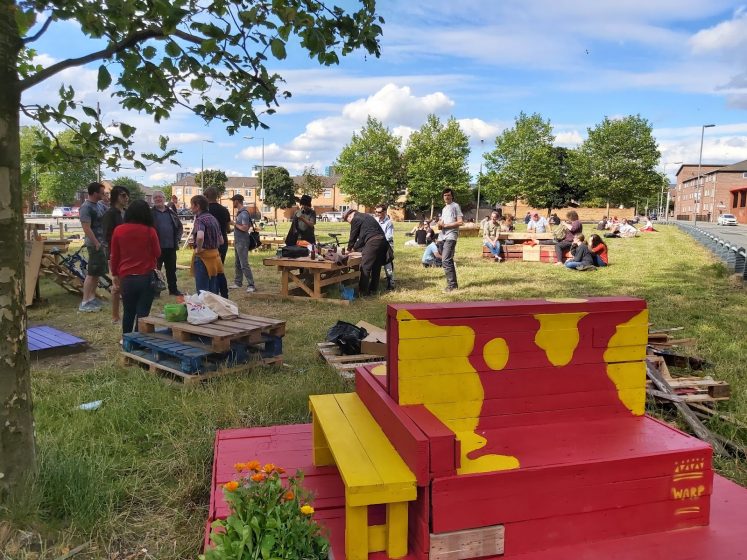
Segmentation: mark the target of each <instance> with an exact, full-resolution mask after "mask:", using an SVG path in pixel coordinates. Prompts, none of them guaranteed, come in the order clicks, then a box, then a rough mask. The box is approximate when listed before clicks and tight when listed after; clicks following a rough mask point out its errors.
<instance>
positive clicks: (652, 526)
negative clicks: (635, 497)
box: [505, 497, 716, 560]
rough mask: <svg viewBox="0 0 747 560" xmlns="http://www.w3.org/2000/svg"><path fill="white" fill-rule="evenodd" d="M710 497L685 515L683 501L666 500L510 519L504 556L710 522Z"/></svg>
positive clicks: (702, 500) (699, 501) (697, 501)
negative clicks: (571, 543) (680, 509)
mask: <svg viewBox="0 0 747 560" xmlns="http://www.w3.org/2000/svg"><path fill="white" fill-rule="evenodd" d="M708 498H709V497H704V498H700V499H698V500H695V502H696V504H697V507H699V508H700V510H699V511H698V512H696V513H691V514H683V515H677V514H676V513H675V512H676V510H677V509H678V508H680V507H681V504H678V503H675V502H672V501H667V502H652V503H646V504H640V505H636V506H631V507H623V508H615V509H608V510H604V511H593V512H586V513H578V514H576V515H561V516H558V517H548V518H544V519H533V520H531V521H522V522H518V523H507V524H506V526H505V529H506V541H505V545H506V548H505V556H506V557H510V556H512V555H515V554H521V553H525V552H531V551H534V550H543V549H549V548H552V547H556V546H560V545H564V544H567V543H569V542H587V543H589V542H595V541H600V540H604V539H613V538H620V537H628V536H632V535H641V534H645V533H659V532H662V531H675V530H679V529H685V528H688V527H697V526H703V525H707V524H708V518H709V511H710V506H709V499H708ZM696 504H693V505H696ZM641 558H651V557H641ZM663 558H672V559H674V558H678V557H676V556H664V557H663ZM713 560H716V559H715V558H713Z"/></svg>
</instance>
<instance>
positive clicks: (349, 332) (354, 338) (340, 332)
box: [327, 321, 368, 356]
mask: <svg viewBox="0 0 747 560" xmlns="http://www.w3.org/2000/svg"><path fill="white" fill-rule="evenodd" d="M367 336H368V331H367V330H366V329H363V328H361V327H356V326H355V325H352V324H350V323H346V322H345V321H337V323H335V324H334V326H333V327H332V328H331V329H329V331H327V342H334V343H335V344H337V346H338V347H339V348H340V350H341V351H342V353H343V354H345V355H347V356H349V355H351V354H360V353H361V340H363V339H364V338H366V337H367Z"/></svg>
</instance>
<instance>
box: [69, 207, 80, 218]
mask: <svg viewBox="0 0 747 560" xmlns="http://www.w3.org/2000/svg"><path fill="white" fill-rule="evenodd" d="M70 217H71V218H80V206H73V207H72V208H71V209H70Z"/></svg>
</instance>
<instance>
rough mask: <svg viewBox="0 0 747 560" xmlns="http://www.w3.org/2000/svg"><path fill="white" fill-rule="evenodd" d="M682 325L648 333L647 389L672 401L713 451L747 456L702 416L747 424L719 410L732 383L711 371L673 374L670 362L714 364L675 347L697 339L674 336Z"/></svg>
mask: <svg viewBox="0 0 747 560" xmlns="http://www.w3.org/2000/svg"><path fill="white" fill-rule="evenodd" d="M676 330H681V329H669V330H668V331H657V332H652V333H650V334H649V342H648V354H649V355H648V356H647V358H646V375H647V378H648V383H647V387H646V392H647V394H648V396H649V397H651V398H652V399H654V400H655V401H656V402H659V403H669V404H672V405H673V406H674V407H675V408H676V409H677V412H678V413H679V415H680V416H681V417H682V419H683V420H684V422H685V423H686V424H687V425H688V426H689V427H690V429H691V430H692V432H693V433H694V434H695V435H696V436H698V437H699V438H700V439H702V440H703V441H706V442H708V443H710V444H711V446H713V450H714V452H716V453H718V454H719V455H721V456H724V457H730V456H733V457H746V456H747V451H746V450H745V449H744V448H743V447H741V446H740V445H739V444H737V443H735V442H733V441H731V440H729V439H727V438H725V437H723V436H721V435H720V434H717V433H714V432H712V431H711V430H709V429H708V428H707V427H706V425H705V424H703V422H702V420H709V419H711V418H718V419H719V420H720V421H722V422H727V423H729V424H732V425H733V426H735V427H736V428H739V429H747V425H745V424H742V423H741V422H739V421H737V420H735V419H733V418H731V417H730V416H729V415H728V414H723V413H719V412H718V411H717V410H716V408H715V404H716V403H717V402H718V401H726V400H729V397H730V395H731V387H730V386H729V384H728V383H727V382H725V381H718V380H715V379H713V377H712V376H710V375H705V376H696V375H682V376H678V375H672V373H671V372H670V370H669V366H672V367H676V368H686V369H690V370H693V371H698V370H703V369H705V368H708V367H711V366H710V364H708V363H707V362H706V361H705V360H703V359H702V358H698V357H696V356H686V355H684V354H679V353H677V352H675V351H674V350H673V348H674V347H677V346H687V345H691V344H693V343H694V339H673V338H672V337H671V336H670V334H669V332H672V331H676Z"/></svg>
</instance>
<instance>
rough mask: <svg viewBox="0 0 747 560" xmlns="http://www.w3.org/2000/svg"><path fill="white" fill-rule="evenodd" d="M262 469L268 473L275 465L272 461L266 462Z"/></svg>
mask: <svg viewBox="0 0 747 560" xmlns="http://www.w3.org/2000/svg"><path fill="white" fill-rule="evenodd" d="M262 470H263V471H265V472H266V473H267V474H270V473H271V472H272V471H274V470H275V465H273V464H272V463H267V464H266V465H265V468H264V469H262Z"/></svg>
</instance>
